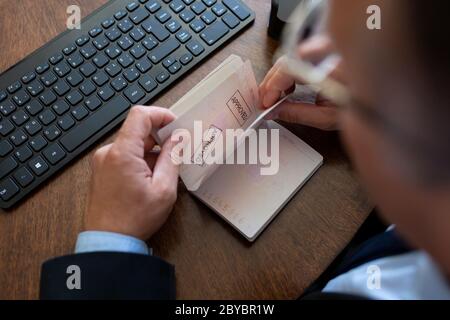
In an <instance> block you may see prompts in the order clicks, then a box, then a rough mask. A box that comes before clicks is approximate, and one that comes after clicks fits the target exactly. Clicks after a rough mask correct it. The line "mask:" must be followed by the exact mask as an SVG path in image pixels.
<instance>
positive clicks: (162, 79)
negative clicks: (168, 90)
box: [156, 71, 170, 83]
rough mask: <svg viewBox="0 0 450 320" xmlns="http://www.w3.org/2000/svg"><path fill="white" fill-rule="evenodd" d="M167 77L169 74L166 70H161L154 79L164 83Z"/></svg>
mask: <svg viewBox="0 0 450 320" xmlns="http://www.w3.org/2000/svg"><path fill="white" fill-rule="evenodd" d="M169 77H170V75H169V74H168V73H167V72H166V71H163V72H161V73H160V74H158V75H157V76H156V81H158V82H159V83H164V82H166V81H167V80H168V79H169Z"/></svg>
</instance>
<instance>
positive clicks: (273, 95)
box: [263, 90, 280, 108]
mask: <svg viewBox="0 0 450 320" xmlns="http://www.w3.org/2000/svg"><path fill="white" fill-rule="evenodd" d="M279 95H280V94H279V92H278V91H274V90H269V91H267V93H266V95H265V96H264V100H263V104H264V107H266V108H268V107H270V106H272V104H273V103H274V102H275V101H276V100H277V99H278V98H279Z"/></svg>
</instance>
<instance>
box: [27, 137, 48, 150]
mask: <svg viewBox="0 0 450 320" xmlns="http://www.w3.org/2000/svg"><path fill="white" fill-rule="evenodd" d="M29 144H30V146H31V148H33V150H34V151H36V152H39V151H41V150H42V149H43V148H44V147H45V146H46V145H47V140H45V139H44V137H42V136H41V135H37V136H36V137H35V138H32V139H31V140H30V142H29Z"/></svg>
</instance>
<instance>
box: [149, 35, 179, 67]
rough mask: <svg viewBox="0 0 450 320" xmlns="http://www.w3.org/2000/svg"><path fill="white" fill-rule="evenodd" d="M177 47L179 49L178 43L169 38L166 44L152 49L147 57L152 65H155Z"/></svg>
mask: <svg viewBox="0 0 450 320" xmlns="http://www.w3.org/2000/svg"><path fill="white" fill-rule="evenodd" d="M179 47H180V44H179V42H178V41H176V40H175V39H174V38H170V39H169V40H167V41H166V42H164V43H162V44H161V45H159V46H158V47H156V49H153V50H152V51H151V52H150V53H149V55H148V57H149V59H150V60H151V61H152V62H153V63H154V64H157V63H159V62H160V61H161V60H162V59H164V58H165V57H167V56H168V55H169V54H171V53H172V52H174V51H175V50H176V49H178V48H179Z"/></svg>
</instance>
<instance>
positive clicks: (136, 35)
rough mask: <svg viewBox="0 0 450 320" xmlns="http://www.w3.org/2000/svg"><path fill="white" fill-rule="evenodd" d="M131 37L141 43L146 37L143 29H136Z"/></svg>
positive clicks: (131, 32) (131, 33)
mask: <svg viewBox="0 0 450 320" xmlns="http://www.w3.org/2000/svg"><path fill="white" fill-rule="evenodd" d="M130 37H131V38H132V39H133V40H134V41H141V40H142V38H144V37H145V32H144V30H142V29H141V28H134V29H133V30H131V31H130Z"/></svg>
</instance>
